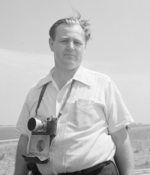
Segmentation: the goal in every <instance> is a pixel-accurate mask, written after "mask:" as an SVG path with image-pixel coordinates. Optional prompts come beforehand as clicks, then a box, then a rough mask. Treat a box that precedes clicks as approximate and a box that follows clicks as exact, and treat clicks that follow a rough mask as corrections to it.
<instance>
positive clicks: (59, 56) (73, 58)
mask: <svg viewBox="0 0 150 175" xmlns="http://www.w3.org/2000/svg"><path fill="white" fill-rule="evenodd" d="M49 43H50V47H51V50H52V51H53V52H54V58H55V66H56V67H57V68H59V69H62V70H72V69H75V68H77V67H78V66H80V64H81V61H82V55H83V53H84V51H85V46H86V42H85V36H84V31H83V29H82V28H81V26H80V25H78V24H75V25H67V24H60V25H59V26H58V27H57V29H56V35H55V40H54V41H53V40H52V39H50V41H49Z"/></svg>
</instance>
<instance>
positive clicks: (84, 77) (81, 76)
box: [38, 66, 91, 88]
mask: <svg viewBox="0 0 150 175" xmlns="http://www.w3.org/2000/svg"><path fill="white" fill-rule="evenodd" d="M53 71H54V68H52V69H51V71H50V72H49V74H48V75H47V76H46V77H45V78H43V79H41V80H40V81H39V83H38V88H40V87H41V86H43V85H44V84H46V83H48V82H52V81H53V77H52V74H53ZM72 79H73V80H76V81H79V82H81V83H83V84H85V85H87V86H91V84H90V81H89V77H88V74H87V71H86V69H85V68H84V67H83V66H80V67H79V68H78V70H77V72H76V73H75V75H74V76H73V78H72Z"/></svg>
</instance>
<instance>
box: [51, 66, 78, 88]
mask: <svg viewBox="0 0 150 175" xmlns="http://www.w3.org/2000/svg"><path fill="white" fill-rule="evenodd" d="M77 70H78V68H75V69H72V70H60V69H58V68H57V67H55V68H54V72H53V75H52V76H53V78H54V80H55V82H56V84H57V86H58V88H59V90H60V89H61V88H62V87H63V86H64V85H65V84H66V83H67V82H68V81H69V80H70V79H71V78H72V77H73V76H74V74H75V73H76V71H77Z"/></svg>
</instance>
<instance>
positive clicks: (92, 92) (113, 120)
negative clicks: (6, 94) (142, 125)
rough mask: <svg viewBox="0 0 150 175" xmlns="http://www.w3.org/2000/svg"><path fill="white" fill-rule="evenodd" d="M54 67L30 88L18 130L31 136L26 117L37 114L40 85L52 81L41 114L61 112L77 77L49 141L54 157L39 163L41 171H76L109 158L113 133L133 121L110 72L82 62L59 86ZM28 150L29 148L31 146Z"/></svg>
mask: <svg viewBox="0 0 150 175" xmlns="http://www.w3.org/2000/svg"><path fill="white" fill-rule="evenodd" d="M52 72H53V69H52V70H51V71H50V73H49V74H48V75H47V76H46V77H44V78H42V79H41V80H40V81H38V83H37V84H36V85H35V86H34V87H33V88H32V89H31V90H30V92H29V94H28V95H27V98H26V100H25V103H24V106H23V109H22V112H21V114H20V117H19V120H18V123H17V130H18V132H20V133H21V134H23V135H26V136H28V137H30V134H31V133H30V132H29V130H28V129H27V122H28V120H29V119H30V118H31V117H35V109H36V106H37V102H38V98H39V94H40V92H41V88H42V86H43V85H44V84H45V83H47V82H49V84H48V86H47V88H46V91H45V94H44V97H43V99H42V101H41V104H40V107H39V109H38V116H40V117H41V118H43V119H44V118H47V117H50V116H52V115H53V116H56V117H57V116H58V113H59V110H60V108H61V105H62V104H63V102H64V100H65V97H66V94H67V92H68V89H69V87H70V85H71V82H72V80H75V83H74V85H73V87H72V90H71V94H70V96H69V98H68V100H67V103H66V105H65V108H64V110H63V114H62V116H61V117H60V119H59V120H58V129H57V136H56V137H55V140H54V142H53V144H52V146H51V147H50V151H49V156H50V161H49V162H48V163H47V164H44V165H40V164H38V168H39V170H40V172H41V173H42V174H43V175H50V174H57V173H63V172H74V171H79V170H82V169H86V168H89V167H92V166H94V165H96V164H98V163H101V162H104V161H107V160H111V159H113V157H114V154H115V151H116V147H115V144H114V142H113V140H112V138H111V136H110V135H109V133H114V132H116V131H118V130H120V129H122V128H124V127H126V126H127V125H129V124H131V123H132V122H133V119H132V117H131V115H130V113H129V112H128V110H127V108H126V106H125V104H124V102H123V100H122V98H121V96H120V93H119V91H118V89H117V87H116V85H115V84H114V82H113V81H112V80H111V79H110V78H109V77H108V76H106V75H104V74H101V73H97V72H94V71H90V70H88V69H85V68H83V67H82V66H80V67H79V69H78V70H77V72H76V74H75V75H74V76H73V78H72V79H71V80H70V81H68V82H67V84H66V85H65V86H64V87H63V88H62V89H61V90H59V89H58V87H57V85H56V83H55V81H54V80H53V78H52ZM27 152H28V150H27Z"/></svg>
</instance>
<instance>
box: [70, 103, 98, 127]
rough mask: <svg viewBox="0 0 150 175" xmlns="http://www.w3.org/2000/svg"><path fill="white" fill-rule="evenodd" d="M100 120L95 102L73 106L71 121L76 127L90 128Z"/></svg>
mask: <svg viewBox="0 0 150 175" xmlns="http://www.w3.org/2000/svg"><path fill="white" fill-rule="evenodd" d="M98 119H99V116H98V115H97V113H96V111H95V107H94V103H93V102H86V101H85V102H84V101H83V102H82V101H81V102H80V101H79V102H75V103H74V104H72V107H71V110H70V115H69V121H70V123H71V124H72V125H73V126H74V127H77V128H82V129H83V128H84V129H85V128H90V127H91V126H92V125H93V124H94V123H95V122H97V121H98Z"/></svg>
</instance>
